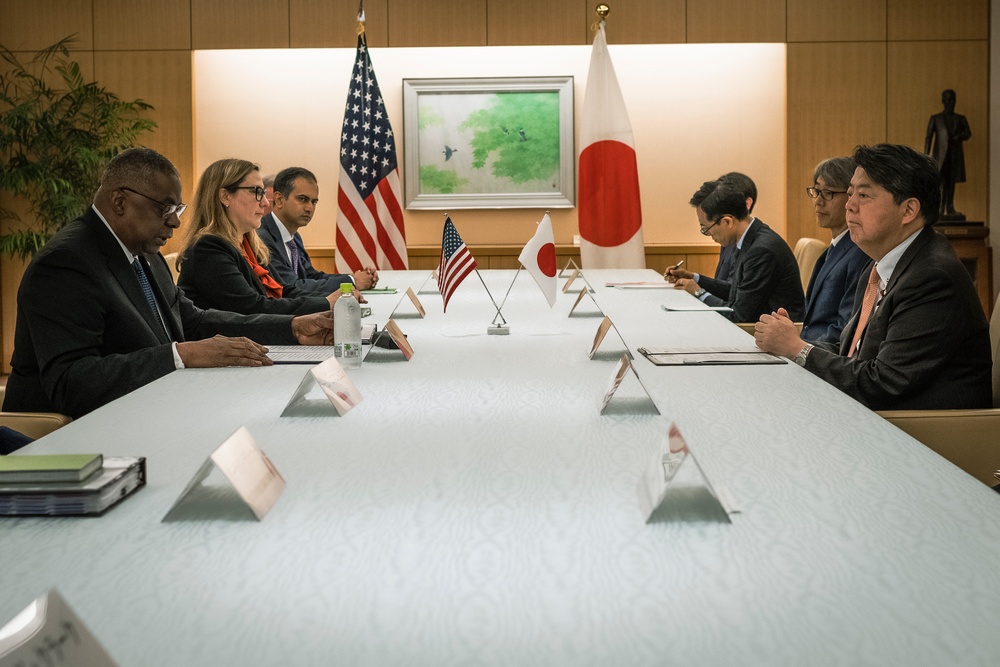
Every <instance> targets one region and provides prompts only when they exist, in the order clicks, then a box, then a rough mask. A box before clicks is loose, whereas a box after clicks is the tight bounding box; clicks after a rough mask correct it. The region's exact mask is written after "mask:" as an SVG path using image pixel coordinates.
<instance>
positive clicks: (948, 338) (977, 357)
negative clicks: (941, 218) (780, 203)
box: [806, 227, 993, 410]
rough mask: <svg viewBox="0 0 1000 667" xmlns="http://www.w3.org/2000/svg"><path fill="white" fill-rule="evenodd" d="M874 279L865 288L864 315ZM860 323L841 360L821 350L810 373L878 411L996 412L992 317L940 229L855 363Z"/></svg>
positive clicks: (901, 268) (924, 245)
mask: <svg viewBox="0 0 1000 667" xmlns="http://www.w3.org/2000/svg"><path fill="white" fill-rule="evenodd" d="M869 273H870V271H868V270H865V271H864V272H863V273H862V276H861V280H859V282H858V286H857V290H856V292H855V303H856V304H857V305H858V308H857V310H860V304H861V300H862V298H863V296H864V293H865V286H866V284H867V282H868V275H869ZM857 321H858V315H857V314H855V316H854V317H852V318H851V321H850V322H848V324H847V327H845V328H844V331H843V333H842V334H841V337H840V354H837V353H835V352H831V351H829V350H827V349H824V348H821V347H816V348H814V349H813V350H812V351H811V352H810V353H809V356H808V358H807V359H806V368H807V369H808V370H810V371H812V372H813V373H815V374H816V375H818V376H819V377H821V378H823V379H824V380H826V381H827V382H829V383H830V384H832V385H833V386H835V387H837V388H839V389H840V390H841V391H843V392H844V393H846V394H848V395H849V396H851V397H853V398H855V399H857V400H858V401H860V402H861V403H864V404H865V405H867V406H868V407H870V408H872V409H873V410H910V409H915V410H928V409H930V410H944V409H951V408H987V407H990V406H991V405H992V387H993V385H992V379H991V372H992V362H991V350H990V337H989V325H988V323H987V322H986V315H985V314H984V313H983V308H982V305H980V303H979V297H978V296H977V295H976V289H975V287H974V286H973V284H972V279H971V278H970V277H969V272H968V271H967V270H966V268H965V267H964V266H963V265H962V263H961V262H960V261H959V259H958V257H957V256H956V255H955V251H954V250H953V249H952V247H951V244H950V243H949V242H948V240H947V239H946V238H945V237H944V236H942V235H940V234H938V233H937V232H936V231H934V229H933V228H932V227H925V228H924V229H923V230H921V231H920V232H918V235H917V238H916V239H915V240H914V241H913V243H912V245H910V247H909V248H907V249H906V252H904V253H903V256H902V257H901V258H900V260H899V263H898V264H897V265H896V268H895V270H893V272H892V276H890V278H889V283H888V285H887V286H886V289H885V295H884V296H883V297H882V299H881V301H879V302H877V305H876V308H875V313H874V314H873V315H872V317H871V319H870V320H869V322H868V327H867V328H866V330H865V332H864V335H863V337H862V339H861V346H860V348H859V350H858V352H857V354H856V355H855V356H854V358H853V359H851V358H848V356H847V354H848V351H849V350H848V348H849V347H850V344H851V341H852V340H853V338H854V330H855V328H856V326H857Z"/></svg>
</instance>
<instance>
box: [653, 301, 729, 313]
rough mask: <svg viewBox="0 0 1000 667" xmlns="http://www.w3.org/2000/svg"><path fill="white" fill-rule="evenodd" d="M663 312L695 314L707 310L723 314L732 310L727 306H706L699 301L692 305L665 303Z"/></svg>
mask: <svg viewBox="0 0 1000 667" xmlns="http://www.w3.org/2000/svg"><path fill="white" fill-rule="evenodd" d="M663 310H668V311H670V312H672V313H697V312H701V311H708V310H714V311H717V312H720V313H724V312H728V311H731V310H732V308H730V307H729V306H708V305H705V304H704V303H701V302H700V301H699V302H698V303H692V304H679V303H665V304H663Z"/></svg>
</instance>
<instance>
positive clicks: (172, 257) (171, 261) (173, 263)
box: [163, 252, 181, 282]
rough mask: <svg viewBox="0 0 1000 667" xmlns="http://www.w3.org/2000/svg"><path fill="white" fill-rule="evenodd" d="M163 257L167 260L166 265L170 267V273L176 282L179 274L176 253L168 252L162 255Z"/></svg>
mask: <svg viewBox="0 0 1000 667" xmlns="http://www.w3.org/2000/svg"><path fill="white" fill-rule="evenodd" d="M163 259H165V260H167V266H169V267H170V273H171V275H173V277H174V282H177V279H178V278H179V277H180V275H181V272H180V271H178V270H177V253H176V252H168V253H167V254H166V255H164V256H163Z"/></svg>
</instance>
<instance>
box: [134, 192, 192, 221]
mask: <svg viewBox="0 0 1000 667" xmlns="http://www.w3.org/2000/svg"><path fill="white" fill-rule="evenodd" d="M119 189H120V190H124V191H125V192H131V193H132V194H134V195H139V196H140V197H145V198H146V199H148V200H149V201H151V202H153V203H154V204H159V205H160V206H161V207H162V210H161V211H160V213H161V214H162V215H163V219H164V220H169V219H170V218H171V217H172V216H175V215H176V216H177V217H178V218H179V217H180V216H181V214H182V213H184V211H185V209H187V204H185V203H183V202H182V203H180V204H164V203H163V202H161V201H159V200H158V199H153V198H152V197H150V196H149V195H144V194H142V193H141V192H139V191H138V190H133V189H132V188H125V187H122V188H119Z"/></svg>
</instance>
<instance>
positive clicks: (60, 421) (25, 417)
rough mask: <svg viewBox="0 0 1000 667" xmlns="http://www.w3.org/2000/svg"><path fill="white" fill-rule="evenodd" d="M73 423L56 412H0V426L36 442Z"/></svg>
mask: <svg viewBox="0 0 1000 667" xmlns="http://www.w3.org/2000/svg"><path fill="white" fill-rule="evenodd" d="M71 421H73V420H72V419H70V418H69V417H67V416H66V415H61V414H59V413H57V412H0V426H6V427H7V428H12V429H14V430H15V431H17V432H18V433H23V434H24V435H26V436H28V437H29V438H32V439H34V440H37V439H38V438H41V437H44V436H46V435H48V434H49V433H52V431H55V430H56V429H58V428H60V427H62V426H65V425H66V424H68V423H70V422H71Z"/></svg>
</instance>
